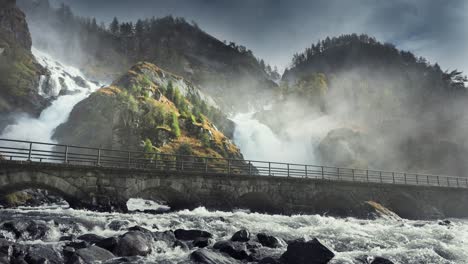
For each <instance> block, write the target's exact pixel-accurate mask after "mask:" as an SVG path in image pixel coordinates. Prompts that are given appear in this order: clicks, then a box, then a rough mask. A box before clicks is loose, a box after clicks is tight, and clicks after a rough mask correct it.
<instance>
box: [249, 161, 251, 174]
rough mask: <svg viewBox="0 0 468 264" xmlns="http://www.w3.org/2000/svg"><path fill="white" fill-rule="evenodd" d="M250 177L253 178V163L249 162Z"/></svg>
mask: <svg viewBox="0 0 468 264" xmlns="http://www.w3.org/2000/svg"><path fill="white" fill-rule="evenodd" d="M249 176H252V163H251V162H250V160H249Z"/></svg>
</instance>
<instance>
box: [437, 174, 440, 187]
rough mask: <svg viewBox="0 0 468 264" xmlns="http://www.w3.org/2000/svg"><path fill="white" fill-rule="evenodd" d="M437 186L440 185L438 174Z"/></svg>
mask: <svg viewBox="0 0 468 264" xmlns="http://www.w3.org/2000/svg"><path fill="white" fill-rule="evenodd" d="M437 186H440V179H439V175H437Z"/></svg>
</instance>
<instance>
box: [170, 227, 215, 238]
mask: <svg viewBox="0 0 468 264" xmlns="http://www.w3.org/2000/svg"><path fill="white" fill-rule="evenodd" d="M174 235H175V237H176V238H177V239H180V240H195V239H197V238H201V237H205V238H212V237H213V235H212V234H210V233H208V232H206V231H202V230H184V229H177V230H176V231H174Z"/></svg>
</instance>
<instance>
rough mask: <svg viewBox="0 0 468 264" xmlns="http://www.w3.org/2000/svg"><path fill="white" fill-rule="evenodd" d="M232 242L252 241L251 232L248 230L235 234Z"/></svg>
mask: <svg viewBox="0 0 468 264" xmlns="http://www.w3.org/2000/svg"><path fill="white" fill-rule="evenodd" d="M231 240H232V241H239V242H247V241H249V240H250V232H249V231H248V230H245V229H242V230H239V231H237V232H236V233H234V235H232V237H231Z"/></svg>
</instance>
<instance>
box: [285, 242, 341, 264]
mask: <svg viewBox="0 0 468 264" xmlns="http://www.w3.org/2000/svg"><path fill="white" fill-rule="evenodd" d="M333 257H335V254H334V253H333V252H332V251H331V250H329V249H328V248H327V247H326V246H324V245H322V243H320V241H318V240H317V239H316V238H314V239H313V240H310V241H307V242H305V241H304V240H296V241H293V242H291V243H290V244H289V245H288V249H287V250H286V252H285V253H284V254H283V255H282V256H281V261H282V262H284V263H288V264H325V263H328V262H329V261H330V260H331V259H332V258H333Z"/></svg>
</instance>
